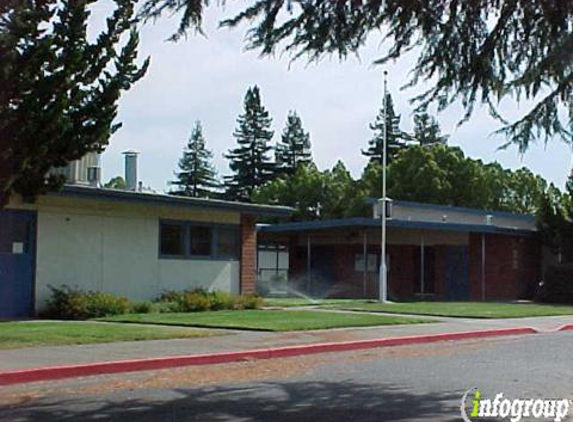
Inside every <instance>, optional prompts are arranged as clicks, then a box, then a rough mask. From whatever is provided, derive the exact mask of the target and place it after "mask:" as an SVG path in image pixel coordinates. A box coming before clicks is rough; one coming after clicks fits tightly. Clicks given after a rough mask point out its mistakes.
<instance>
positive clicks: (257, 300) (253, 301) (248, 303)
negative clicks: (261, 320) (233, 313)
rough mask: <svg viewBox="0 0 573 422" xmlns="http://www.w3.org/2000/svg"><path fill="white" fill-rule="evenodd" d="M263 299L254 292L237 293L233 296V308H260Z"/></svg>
mask: <svg viewBox="0 0 573 422" xmlns="http://www.w3.org/2000/svg"><path fill="white" fill-rule="evenodd" d="M263 303H264V299H263V298H262V297H261V296H259V295H257V294H254V293H247V294H244V295H239V296H237V297H236V298H235V301H234V305H233V308H234V309H236V310H241V309H260V308H261V307H262V306H263Z"/></svg>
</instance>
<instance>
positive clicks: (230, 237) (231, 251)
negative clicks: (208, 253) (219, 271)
mask: <svg viewBox="0 0 573 422" xmlns="http://www.w3.org/2000/svg"><path fill="white" fill-rule="evenodd" d="M239 255H240V239H239V228H238V227H233V226H220V227H217V257H218V258H231V259H238V258H239Z"/></svg>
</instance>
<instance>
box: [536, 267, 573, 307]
mask: <svg viewBox="0 0 573 422" xmlns="http://www.w3.org/2000/svg"><path fill="white" fill-rule="evenodd" d="M537 299H538V300H540V301H542V302H549V303H573V264H560V265H552V266H550V267H548V268H547V271H546V272H545V279H544V280H543V283H542V285H540V289H539V291H538V293H537Z"/></svg>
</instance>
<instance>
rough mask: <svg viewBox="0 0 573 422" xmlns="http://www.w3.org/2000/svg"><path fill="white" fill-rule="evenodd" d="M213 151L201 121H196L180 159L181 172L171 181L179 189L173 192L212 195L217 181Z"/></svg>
mask: <svg viewBox="0 0 573 422" xmlns="http://www.w3.org/2000/svg"><path fill="white" fill-rule="evenodd" d="M212 159H213V153H212V152H211V151H210V150H208V149H207V147H206V146H205V138H204V136H203V128H202V127H201V122H200V121H197V122H195V126H194V127H193V129H192V130H191V136H190V137H189V141H188V142H187V146H186V147H185V149H184V151H183V156H182V157H181V159H180V160H179V170H180V171H179V172H177V173H175V176H176V180H175V181H173V182H170V183H171V184H172V185H175V186H178V187H179V189H178V190H176V191H174V192H172V193H174V194H177V195H184V196H192V197H195V198H206V197H209V196H212V195H213V194H214V193H215V192H214V190H213V189H214V188H217V187H218V186H219V183H217V173H216V171H215V169H214V167H213V164H212V163H211V160H212Z"/></svg>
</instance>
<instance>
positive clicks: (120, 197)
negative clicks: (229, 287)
mask: <svg viewBox="0 0 573 422" xmlns="http://www.w3.org/2000/svg"><path fill="white" fill-rule="evenodd" d="M48 195H50V196H63V197H75V198H83V199H103V200H108V201H118V202H136V203H144V204H152V205H167V206H177V207H191V208H209V209H218V210H225V211H238V212H241V213H244V214H252V215H261V216H269V217H288V216H290V215H291V214H292V213H293V212H294V209H292V208H290V207H282V206H274V205H259V204H246V203H241V202H232V201H222V200H218V199H206V198H189V197H184V196H175V195H167V194H157V193H146V192H131V191H124V190H119V189H105V188H92V187H83V186H71V185H66V186H64V188H63V189H62V190H61V191H59V192H50V193H48Z"/></svg>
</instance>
